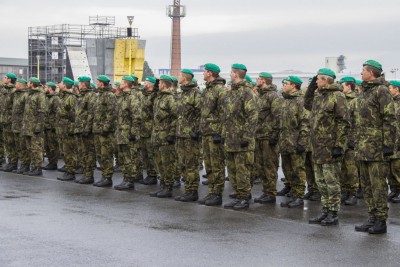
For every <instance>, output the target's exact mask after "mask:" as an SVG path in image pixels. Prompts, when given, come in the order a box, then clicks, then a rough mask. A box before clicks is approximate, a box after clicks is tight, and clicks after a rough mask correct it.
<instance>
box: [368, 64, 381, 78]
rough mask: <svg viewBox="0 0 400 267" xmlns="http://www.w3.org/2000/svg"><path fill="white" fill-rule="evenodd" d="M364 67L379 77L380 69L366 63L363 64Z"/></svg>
mask: <svg viewBox="0 0 400 267" xmlns="http://www.w3.org/2000/svg"><path fill="white" fill-rule="evenodd" d="M365 69H366V70H368V71H371V72H372V75H374V77H375V78H379V77H381V76H382V70H380V69H378V68H375V67H373V66H369V65H367V66H365Z"/></svg>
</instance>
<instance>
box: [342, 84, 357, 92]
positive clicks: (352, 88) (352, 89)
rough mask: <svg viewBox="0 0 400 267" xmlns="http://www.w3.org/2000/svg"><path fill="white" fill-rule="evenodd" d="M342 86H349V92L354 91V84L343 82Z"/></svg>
mask: <svg viewBox="0 0 400 267" xmlns="http://www.w3.org/2000/svg"><path fill="white" fill-rule="evenodd" d="M344 84H345V85H346V86H350V89H351V91H354V90H355V89H356V84H355V83H353V82H345V83H344Z"/></svg>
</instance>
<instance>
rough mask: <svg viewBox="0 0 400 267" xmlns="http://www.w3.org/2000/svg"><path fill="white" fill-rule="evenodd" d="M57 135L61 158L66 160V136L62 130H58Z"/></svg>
mask: <svg viewBox="0 0 400 267" xmlns="http://www.w3.org/2000/svg"><path fill="white" fill-rule="evenodd" d="M56 135H57V142H58V151H59V153H60V156H61V157H62V158H64V136H65V134H64V133H62V132H61V130H60V129H56Z"/></svg>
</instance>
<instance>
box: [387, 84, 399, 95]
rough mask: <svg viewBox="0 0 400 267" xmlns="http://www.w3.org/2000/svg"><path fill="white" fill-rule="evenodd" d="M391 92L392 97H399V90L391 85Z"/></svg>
mask: <svg viewBox="0 0 400 267" xmlns="http://www.w3.org/2000/svg"><path fill="white" fill-rule="evenodd" d="M389 90H390V93H391V94H392V96H397V95H398V94H399V88H398V87H395V86H393V85H389Z"/></svg>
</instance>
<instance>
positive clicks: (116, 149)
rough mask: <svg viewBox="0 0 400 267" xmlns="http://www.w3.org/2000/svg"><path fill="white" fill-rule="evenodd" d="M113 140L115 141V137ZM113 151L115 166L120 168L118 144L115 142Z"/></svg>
mask: <svg viewBox="0 0 400 267" xmlns="http://www.w3.org/2000/svg"><path fill="white" fill-rule="evenodd" d="M114 139H115V135H114ZM113 151H114V158H115V165H118V166H121V160H120V158H119V148H118V144H117V142H116V141H115V143H114V147H113Z"/></svg>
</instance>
